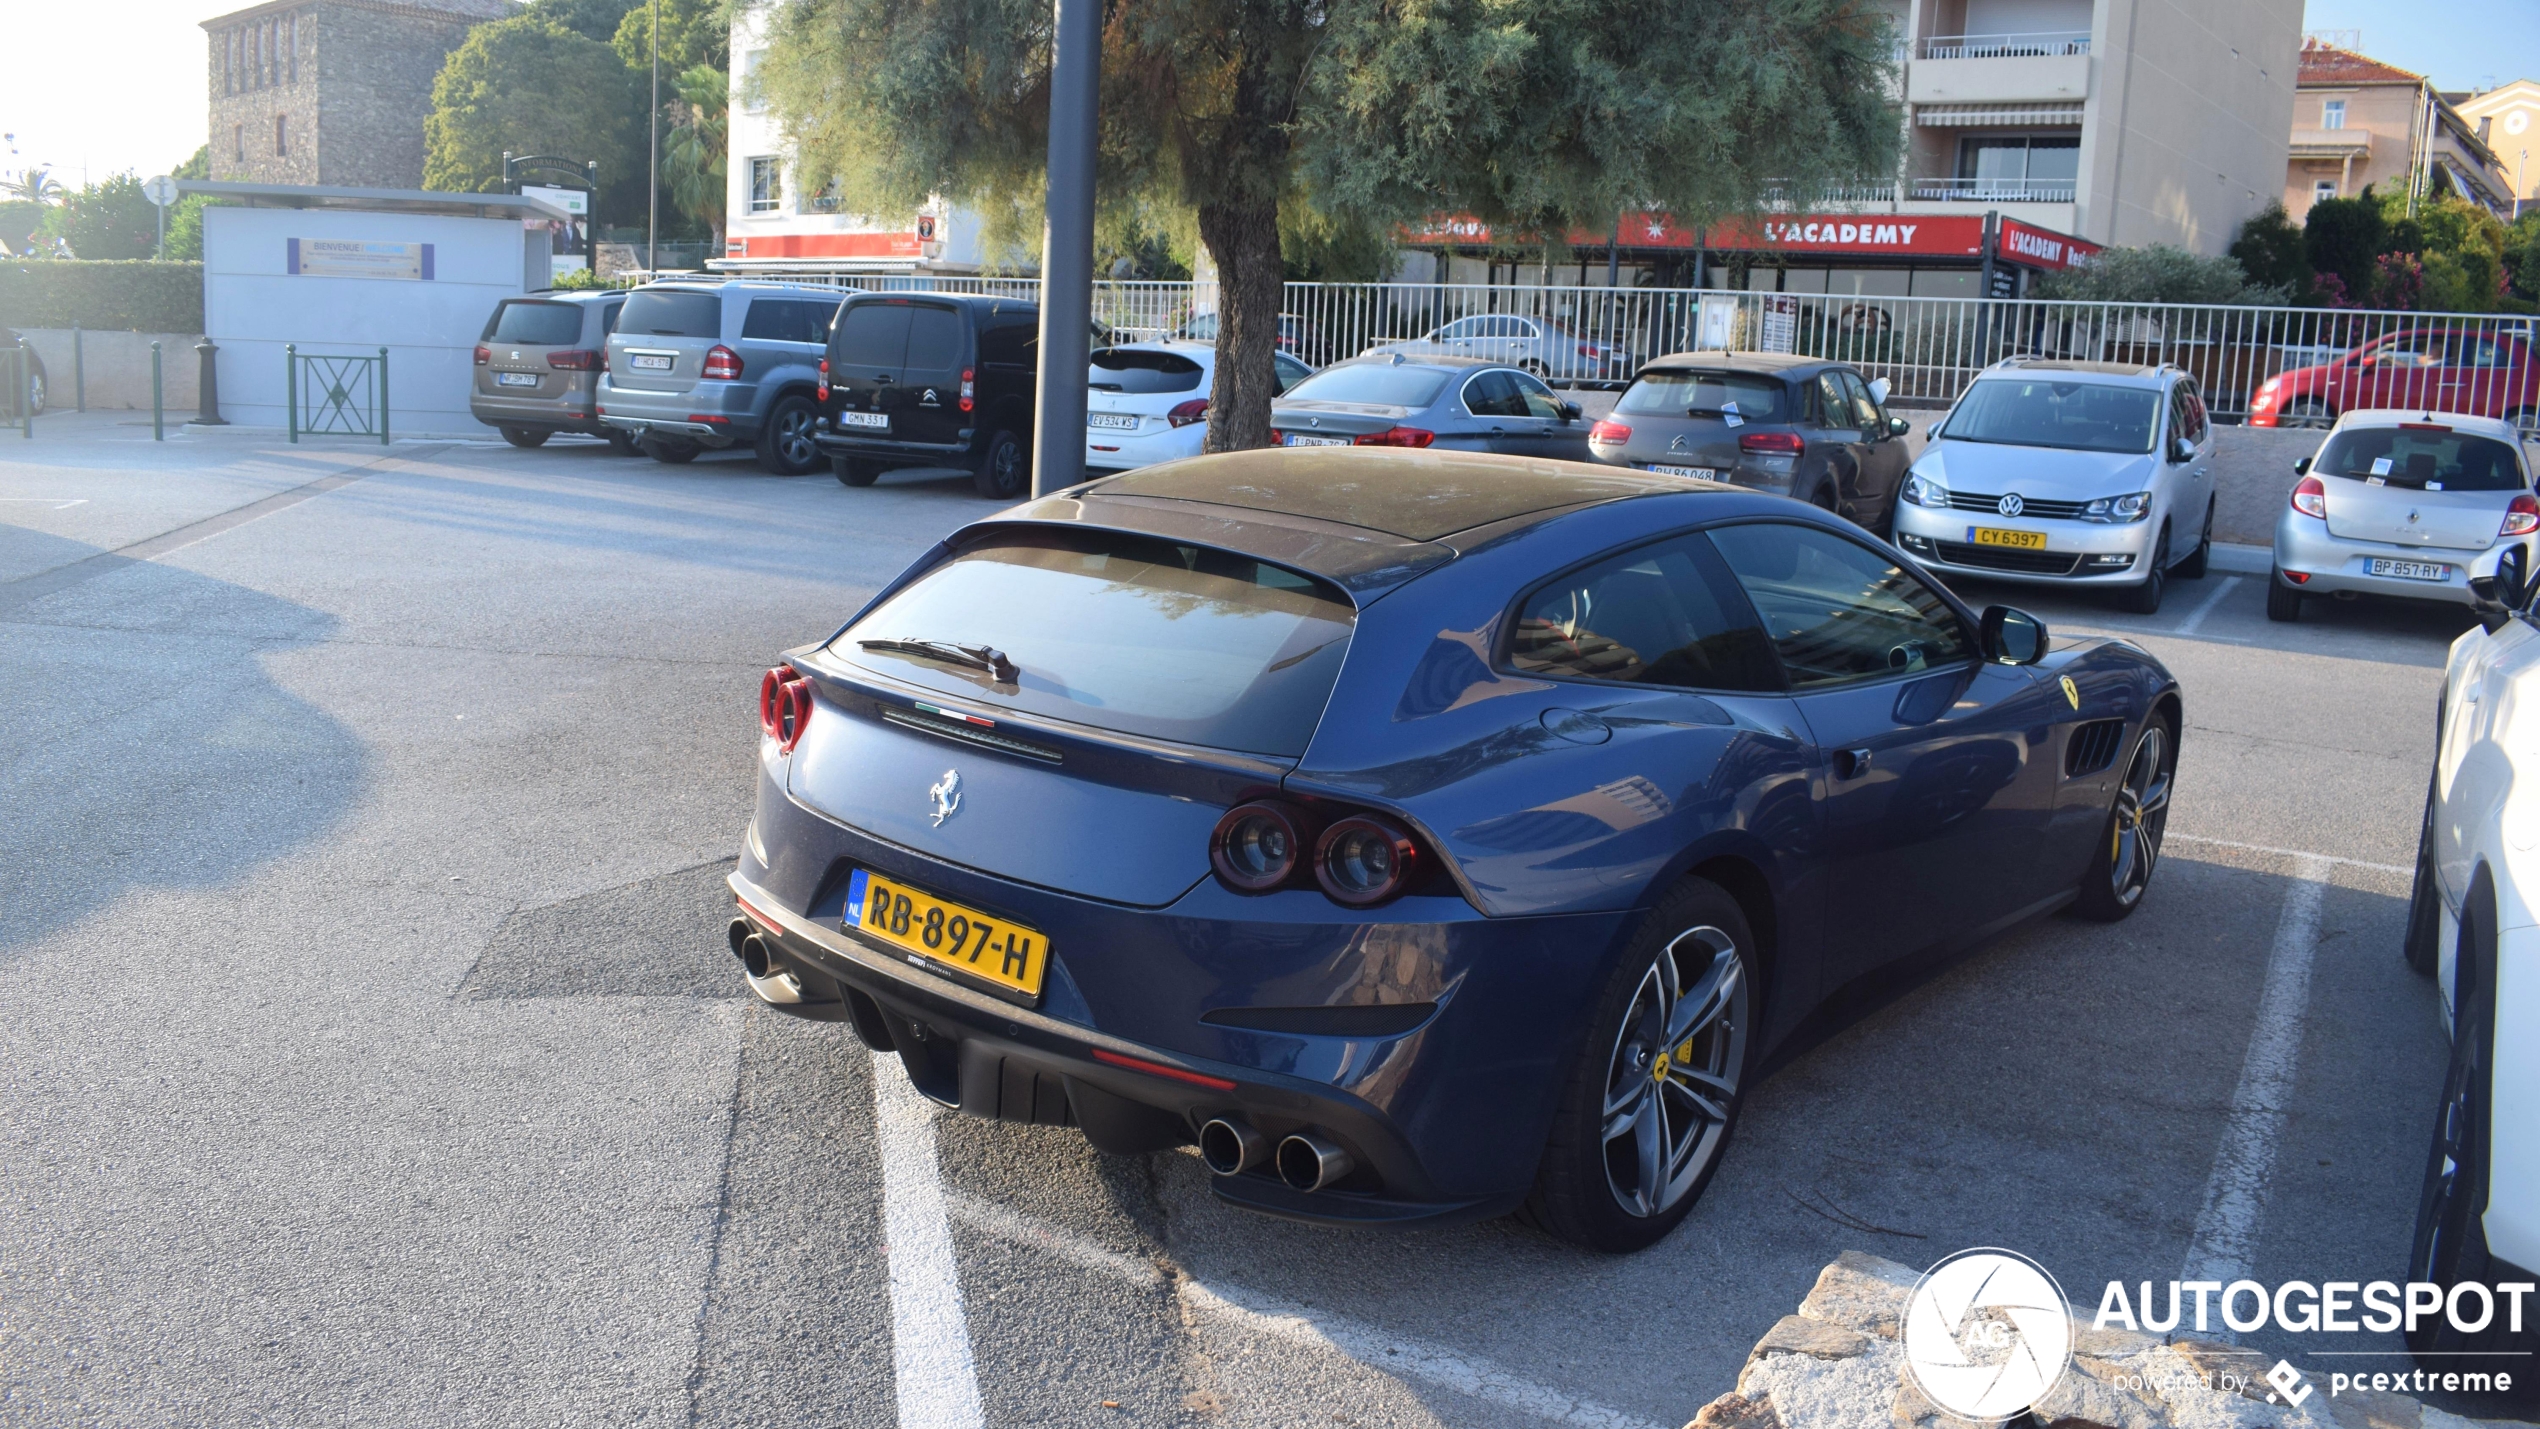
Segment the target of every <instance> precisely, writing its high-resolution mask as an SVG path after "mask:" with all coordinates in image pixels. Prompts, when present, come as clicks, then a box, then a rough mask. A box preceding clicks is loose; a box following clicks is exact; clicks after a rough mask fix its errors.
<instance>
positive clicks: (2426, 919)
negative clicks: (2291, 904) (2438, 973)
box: [2399, 715, 2443, 977]
mask: <svg viewBox="0 0 2540 1429" xmlns="http://www.w3.org/2000/svg"><path fill="white" fill-rule="evenodd" d="M2435 726H2436V728H2437V729H2440V728H2441V727H2442V719H2441V717H2440V716H2439V715H2438V716H2437V717H2436V719H2435ZM2435 743H2436V747H2437V748H2440V747H2441V746H2442V741H2441V738H2440V736H2437V738H2436V742H2435ZM2442 898H2443V889H2442V885H2441V884H2440V883H2438V882H2436V877H2435V872H2434V776H2433V775H2431V774H2429V775H2427V776H2426V779H2425V817H2423V818H2422V819H2419V820H2418V821H2417V868H2416V876H2415V877H2414V878H2413V879H2411V880H2409V883H2408V932H2407V936H2406V938H2404V939H2403V940H2402V941H2401V942H2400V944H2399V954H2400V956H2402V957H2404V958H2406V959H2407V960H2408V967H2409V968H2410V969H2411V970H2413V971H2415V972H2416V973H2418V974H2420V975H2422V976H2425V977H2432V976H2434V962H2435V941H2436V939H2438V938H2439V937H2440V936H2441V935H2442V930H2443V919H2442V917H2441V912H2440V910H2441V906H2442Z"/></svg>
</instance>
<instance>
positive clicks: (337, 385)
mask: <svg viewBox="0 0 2540 1429" xmlns="http://www.w3.org/2000/svg"><path fill="white" fill-rule="evenodd" d="M282 363H283V372H284V374H285V375H284V379H283V393H284V396H283V402H284V406H285V409H286V414H287V419H288V421H289V423H290V432H291V440H292V441H294V442H297V441H298V440H300V438H301V436H302V435H303V434H306V435H310V436H318V435H325V436H347V437H377V438H379V444H380V445H381V446H383V447H384V446H386V445H388V349H386V348H384V347H383V348H381V349H379V351H378V354H377V355H376V356H372V355H368V354H359V355H352V356H343V357H333V356H322V355H319V354H316V353H307V352H302V351H301V350H300V347H299V344H297V343H290V344H286V345H285V346H284V347H283V349H282Z"/></svg>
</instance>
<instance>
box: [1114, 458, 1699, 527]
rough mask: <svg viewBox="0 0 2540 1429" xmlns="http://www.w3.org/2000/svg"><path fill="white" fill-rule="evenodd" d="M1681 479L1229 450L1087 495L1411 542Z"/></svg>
mask: <svg viewBox="0 0 2540 1429" xmlns="http://www.w3.org/2000/svg"><path fill="white" fill-rule="evenodd" d="M1693 485H1694V484H1693V483H1690V482H1687V481H1685V480H1684V479H1682V478H1679V477H1668V476H1650V475H1646V474H1644V473H1641V472H1636V471H1624V470H1619V469H1616V468H1613V467H1598V466H1588V465H1586V464H1584V463H1580V462H1566V461H1541V460H1536V459H1533V458H1529V457H1515V456H1495V455H1488V454H1484V453H1479V452H1430V451H1391V450H1373V449H1370V450H1361V449H1349V448H1344V449H1342V450H1338V451H1297V450H1287V449H1272V450H1268V451H1251V452H1227V453H1224V454H1221V455H1218V456H1208V457H1195V458H1193V459H1191V460H1188V461H1177V462H1167V463H1164V464H1163V465H1160V466H1151V467H1146V468H1142V469H1140V470H1138V471H1132V472H1127V473H1124V474H1122V475H1120V476H1116V477H1113V478H1111V479H1110V480H1107V481H1100V482H1096V483H1094V484H1093V485H1091V486H1089V487H1086V488H1084V489H1083V491H1082V494H1083V495H1084V496H1087V497H1119V496H1141V497H1150V498H1161V499H1165V500H1172V501H1192V502H1207V503H1209V504H1211V505H1215V506H1234V507H1240V508H1242V509H1244V510H1247V511H1260V512H1273V513H1277V514H1279V515H1283V516H1303V517H1306V518H1308V519H1311V520H1315V521H1329V522H1333V523H1336V524H1339V525H1343V526H1356V527H1359V528H1360V529H1362V530H1368V531H1381V532H1384V533H1386V534H1388V535H1393V536H1399V537H1402V538H1403V539H1405V540H1411V541H1435V540H1437V539H1439V538H1440V537H1442V536H1448V535H1452V534H1454V533H1455V532H1458V531H1470V530H1472V529H1473V528H1475V527H1477V526H1489V525H1494V524H1496V523H1498V522H1502V521H1507V520H1510V519H1512V518H1515V517H1520V516H1531V515H1534V514H1536V513H1538V512H1549V511H1556V510H1561V509H1565V508H1568V507H1574V506H1588V505H1594V504H1597V503H1599V502H1606V501H1619V500H1622V499H1624V498H1626V497H1632V496H1648V495H1654V494H1657V493H1660V492H1681V491H1686V490H1690V489H1692V487H1693Z"/></svg>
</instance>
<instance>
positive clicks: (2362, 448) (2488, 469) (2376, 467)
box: [2311, 425, 2529, 491]
mask: <svg viewBox="0 0 2540 1429" xmlns="http://www.w3.org/2000/svg"><path fill="white" fill-rule="evenodd" d="M2311 470H2313V471H2315V472H2318V473H2319V474H2320V475H2322V476H2346V477H2353V478H2354V479H2355V480H2357V481H2377V482H2380V483H2381V484H2382V485H2384V486H2406V487H2414V488H2417V489H2419V490H2424V491H2520V490H2522V489H2523V488H2524V487H2525V486H2527V485H2529V482H2528V480H2527V479H2526V478H2525V477H2524V476H2523V474H2522V462H2521V460H2520V459H2519V458H2518V457H2516V456H2515V455H2514V450H2513V448H2512V447H2509V446H2507V445H2505V444H2504V443H2503V442H2500V441H2497V440H2495V439H2494V438H2492V437H2479V436H2472V435H2470V434H2469V433H2467V432H2456V431H2453V430H2452V429H2451V428H2449V427H2444V426H2440V425H2421V426H2409V427H2356V428H2352V429H2349V430H2347V431H2343V432H2339V433H2338V434H2337V435H2335V436H2333V437H2330V438H2329V439H2328V445H2327V446H2325V447H2322V448H2321V449H2320V454H2319V460H2317V461H2315V462H2313V463H2311Z"/></svg>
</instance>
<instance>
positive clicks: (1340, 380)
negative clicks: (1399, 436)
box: [1283, 362, 1447, 407]
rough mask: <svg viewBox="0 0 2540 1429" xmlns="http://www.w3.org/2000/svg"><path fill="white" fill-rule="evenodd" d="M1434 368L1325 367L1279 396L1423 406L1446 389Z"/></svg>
mask: <svg viewBox="0 0 2540 1429" xmlns="http://www.w3.org/2000/svg"><path fill="white" fill-rule="evenodd" d="M1446 378H1447V374H1445V373H1443V372H1440V371H1438V370H1437V369H1436V368H1434V367H1396V366H1394V365H1393V364H1392V363H1389V362H1345V363H1343V364H1341V365H1340V366H1338V367H1326V368H1324V369H1323V370H1322V371H1320V372H1317V373H1315V374H1314V375H1313V376H1311V377H1308V378H1307V379H1305V380H1304V381H1302V382H1300V383H1298V384H1296V385H1295V386H1294V387H1291V388H1289V389H1288V390H1287V391H1286V393H1284V394H1283V395H1285V396H1287V397H1290V398H1292V399H1294V400H1296V401H1299V402H1363V403H1366V404H1368V405H1370V406H1376V407H1425V406H1427V405H1429V404H1430V403H1431V402H1434V401H1436V400H1437V399H1438V393H1439V392H1441V391H1444V390H1445V388H1446Z"/></svg>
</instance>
